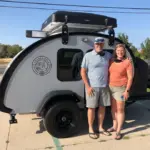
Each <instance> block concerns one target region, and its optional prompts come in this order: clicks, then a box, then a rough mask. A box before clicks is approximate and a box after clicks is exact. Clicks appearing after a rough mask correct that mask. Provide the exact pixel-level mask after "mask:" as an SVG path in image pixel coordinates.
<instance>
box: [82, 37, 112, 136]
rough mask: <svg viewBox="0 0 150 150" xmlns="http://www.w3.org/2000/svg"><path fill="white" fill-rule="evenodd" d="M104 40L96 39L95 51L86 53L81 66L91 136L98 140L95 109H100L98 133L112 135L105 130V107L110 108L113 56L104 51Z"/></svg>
mask: <svg viewBox="0 0 150 150" xmlns="http://www.w3.org/2000/svg"><path fill="white" fill-rule="evenodd" d="M103 47H104V39H103V38H99V37H98V38H95V41H94V49H93V51H91V52H89V53H86V54H85V56H84V58H83V61H82V64H81V77H82V80H83V82H84V84H85V91H86V107H87V108H88V125H89V136H90V137H91V138H93V139H97V138H98V135H97V134H96V133H95V131H94V129H93V122H94V119H95V108H97V107H99V109H98V124H99V125H98V129H99V131H98V133H102V134H105V135H110V133H109V132H107V131H105V130H104V128H103V120H104V117H105V107H106V106H110V104H111V102H110V93H109V89H108V67H109V60H110V58H111V54H110V53H109V52H104V51H103Z"/></svg>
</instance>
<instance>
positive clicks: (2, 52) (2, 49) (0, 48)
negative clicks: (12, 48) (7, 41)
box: [0, 44, 9, 58]
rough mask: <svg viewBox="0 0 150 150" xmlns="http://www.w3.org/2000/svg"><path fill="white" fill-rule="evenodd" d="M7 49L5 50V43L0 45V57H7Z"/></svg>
mask: <svg viewBox="0 0 150 150" xmlns="http://www.w3.org/2000/svg"><path fill="white" fill-rule="evenodd" d="M8 56H9V54H8V51H7V45H2V44H1V45H0V58H6V57H8Z"/></svg>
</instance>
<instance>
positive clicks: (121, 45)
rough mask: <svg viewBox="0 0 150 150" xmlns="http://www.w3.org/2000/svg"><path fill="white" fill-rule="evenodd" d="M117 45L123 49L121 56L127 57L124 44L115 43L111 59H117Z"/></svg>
mask: <svg viewBox="0 0 150 150" xmlns="http://www.w3.org/2000/svg"><path fill="white" fill-rule="evenodd" d="M119 47H122V48H123V49H124V56H123V58H124V59H126V58H127V55H126V47H125V45H124V44H117V45H116V47H115V50H114V52H113V60H115V59H117V54H116V50H117V48H119Z"/></svg>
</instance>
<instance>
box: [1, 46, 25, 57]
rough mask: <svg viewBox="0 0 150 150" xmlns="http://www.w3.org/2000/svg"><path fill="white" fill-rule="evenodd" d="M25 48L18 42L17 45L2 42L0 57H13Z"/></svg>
mask: <svg viewBox="0 0 150 150" xmlns="http://www.w3.org/2000/svg"><path fill="white" fill-rule="evenodd" d="M22 49H23V48H22V47H21V46H19V45H17V44H15V45H5V44H0V58H7V57H9V58H13V57H14V56H15V55H16V54H17V53H18V52H20V51H21V50H22Z"/></svg>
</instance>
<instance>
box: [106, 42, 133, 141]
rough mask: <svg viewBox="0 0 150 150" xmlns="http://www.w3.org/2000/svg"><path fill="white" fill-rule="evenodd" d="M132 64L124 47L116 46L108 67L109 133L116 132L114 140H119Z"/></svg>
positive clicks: (130, 80)
mask: <svg viewBox="0 0 150 150" xmlns="http://www.w3.org/2000/svg"><path fill="white" fill-rule="evenodd" d="M132 80H133V75H132V64H131V61H130V60H129V58H127V56H126V50H125V46H124V45H123V44H118V45H117V46H116V48H115V50H114V56H113V59H112V61H111V62H110V67H109V87H110V93H111V96H112V106H111V110H112V117H113V127H111V128H110V129H108V131H109V132H113V131H116V135H115V139H117V140H119V139H121V137H122V136H121V132H120V131H121V128H122V125H123V122H124V118H125V113H124V107H125V101H126V100H127V99H128V97H129V92H130V88H131V85H132Z"/></svg>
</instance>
